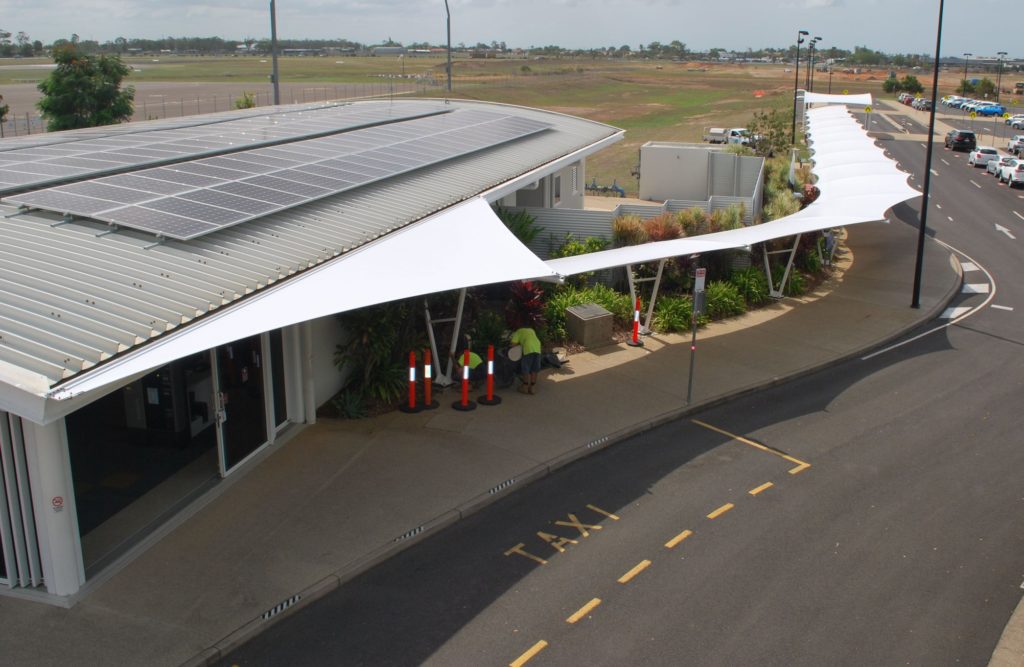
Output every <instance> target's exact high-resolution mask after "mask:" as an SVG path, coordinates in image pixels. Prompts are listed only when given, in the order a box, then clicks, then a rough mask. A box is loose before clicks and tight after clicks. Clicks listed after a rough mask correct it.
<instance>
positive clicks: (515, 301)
mask: <svg viewBox="0 0 1024 667" xmlns="http://www.w3.org/2000/svg"><path fill="white" fill-rule="evenodd" d="M509 292H510V293H511V299H509V302H508V303H507V304H506V305H505V320H506V322H508V325H509V326H510V327H512V328H513V329H518V328H520V327H532V328H533V329H535V330H536V331H537V333H540V332H541V331H543V330H544V328H545V321H544V308H545V306H544V290H542V289H541V288H540V287H538V286H537V285H534V284H533V283H532V282H530V281H529V280H527V281H522V282H514V283H511V284H510V286H509Z"/></svg>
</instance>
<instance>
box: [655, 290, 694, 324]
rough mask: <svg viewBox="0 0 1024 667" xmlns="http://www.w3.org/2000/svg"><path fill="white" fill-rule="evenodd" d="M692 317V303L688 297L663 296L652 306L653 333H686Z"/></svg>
mask: <svg viewBox="0 0 1024 667" xmlns="http://www.w3.org/2000/svg"><path fill="white" fill-rule="evenodd" d="M692 317H693V301H692V300H690V297H688V296H663V297H661V298H660V299H658V303H656V304H655V305H654V322H653V323H652V324H653V325H654V330H655V331H660V332H662V333H675V332H677V331H687V330H689V328H690V326H691V322H690V320H691V318H692Z"/></svg>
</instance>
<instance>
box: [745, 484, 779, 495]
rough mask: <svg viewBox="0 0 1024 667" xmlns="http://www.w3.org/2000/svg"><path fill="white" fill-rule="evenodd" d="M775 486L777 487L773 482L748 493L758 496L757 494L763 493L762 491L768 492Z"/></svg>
mask: <svg viewBox="0 0 1024 667" xmlns="http://www.w3.org/2000/svg"><path fill="white" fill-rule="evenodd" d="M773 486H775V485H774V484H772V483H771V482H765V483H764V484H762V485H761V486H759V487H757V488H756V489H751V490H749V491H747V493H749V494H750V495H752V496H756V495H757V494H759V493H761V492H762V491H767V490H768V489H770V488H772V487H773Z"/></svg>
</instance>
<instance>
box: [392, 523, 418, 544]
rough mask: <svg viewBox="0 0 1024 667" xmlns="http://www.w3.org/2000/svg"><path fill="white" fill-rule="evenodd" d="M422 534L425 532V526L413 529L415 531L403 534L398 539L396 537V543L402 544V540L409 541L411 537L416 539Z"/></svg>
mask: <svg viewBox="0 0 1024 667" xmlns="http://www.w3.org/2000/svg"><path fill="white" fill-rule="evenodd" d="M422 532H423V526H420V527H418V528H413V529H412V530H410V531H409V532H407V533H402V534H401V535H399V536H398V537H396V538H395V542H401V541H402V540H407V539H409V538H410V537H415V536H416V535H419V534H420V533H422Z"/></svg>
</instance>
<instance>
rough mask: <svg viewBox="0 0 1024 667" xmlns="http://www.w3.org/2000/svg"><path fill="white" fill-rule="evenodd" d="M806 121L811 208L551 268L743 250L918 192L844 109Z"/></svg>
mask: <svg viewBox="0 0 1024 667" xmlns="http://www.w3.org/2000/svg"><path fill="white" fill-rule="evenodd" d="M807 123H808V129H807V133H808V140H809V142H810V146H811V149H812V151H813V155H812V159H813V161H814V169H813V172H814V174H815V176H817V179H818V180H817V182H816V184H817V186H818V188H819V189H820V190H821V195H820V196H819V197H818V199H817V200H816V201H815V202H813V203H812V204H810V205H809V206H807V208H805V209H803V210H801V211H799V212H797V213H794V214H793V215H790V216H786V217H785V218H780V219H778V220H773V221H771V222H766V223H764V224H762V225H753V226H751V227H743V228H740V229H733V230H729V231H725V232H717V233H715V234H705V235H703V236H698V237H693V238H682V239H675V240H672V241H658V242H655V243H647V244H644V245H638V246H628V247H625V248H615V249H613V250H604V251H601V252H595V253H590V254H587V255H579V256H576V257H565V258H562V259H552V260H548V262H547V264H548V266H550V267H551V268H553V269H554V270H555V271H556V272H558V274H559V275H562V276H568V275H574V274H577V273H587V272H589V271H598V270H600V269H607V268H611V267H615V266H624V265H626V264H638V263H641V262H651V261H656V260H659V259H664V258H667V257H679V256H682V255H692V254H697V253H703V252H710V251H714V250H727V249H730V248H742V247H744V246H749V245H752V244H754V243H762V242H764V241H770V240H772V239H777V238H784V237H787V236H794V235H796V234H806V233H808V232H815V231H819V230H823V229H830V228H832V227H845V226H848V225H856V224H859V223H862V222H872V221H875V220H881V219H883V218H884V217H885V212H886V211H887V210H888V209H889V208H891V207H892V206H894V205H896V204H898V203H900V202H903V201H906V200H908V199H912V198H914V197H917V196H920V194H921V193H920V192H918V191H917V190H915V189H914V188H912V187H910V186H909V185H908V184H907V175H906V174H905V173H903V172H902V171H900V170H899V169H898V168H897V166H896V163H895V162H893V161H892V160H890V159H889V158H887V157H886V156H885V153H884V152H883V151H882V149H881V148H879V147H878V146H876V145H875V144H874V140H873V139H871V138H870V137H868V135H867V133H866V132H865V131H864V129H863V128H862V127H861V126H860V125H859V124H858V123H857V122H856V121H855V120H854V119H853V117H852V116H851V115H850V112H848V111H847V110H846V109H845V108H843V107H836V106H830V107H821V108H819V109H813V110H811V111H809V112H807Z"/></svg>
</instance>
